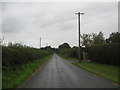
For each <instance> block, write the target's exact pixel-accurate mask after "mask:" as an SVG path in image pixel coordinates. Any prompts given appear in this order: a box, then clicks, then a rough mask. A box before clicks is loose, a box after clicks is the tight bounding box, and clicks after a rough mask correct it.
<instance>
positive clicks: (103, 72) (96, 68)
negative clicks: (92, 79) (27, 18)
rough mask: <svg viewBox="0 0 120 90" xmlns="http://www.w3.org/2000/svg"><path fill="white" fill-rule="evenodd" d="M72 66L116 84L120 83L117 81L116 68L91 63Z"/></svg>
mask: <svg viewBox="0 0 120 90" xmlns="http://www.w3.org/2000/svg"><path fill="white" fill-rule="evenodd" d="M73 64H74V65H76V66H79V67H81V68H83V69H86V70H88V71H90V72H92V73H94V74H97V75H99V76H102V77H104V78H107V79H109V80H112V81H114V82H116V83H120V81H119V80H118V66H113V65H105V64H98V63H93V62H82V63H76V62H75V63H73Z"/></svg>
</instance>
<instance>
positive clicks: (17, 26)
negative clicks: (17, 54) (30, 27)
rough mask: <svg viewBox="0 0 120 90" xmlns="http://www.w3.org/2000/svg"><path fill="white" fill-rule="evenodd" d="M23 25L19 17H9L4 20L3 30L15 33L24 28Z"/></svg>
mask: <svg viewBox="0 0 120 90" xmlns="http://www.w3.org/2000/svg"><path fill="white" fill-rule="evenodd" d="M22 28H23V25H22V23H21V22H20V20H19V19H17V18H7V19H5V20H3V23H2V31H3V33H14V32H19V31H20V30H22Z"/></svg>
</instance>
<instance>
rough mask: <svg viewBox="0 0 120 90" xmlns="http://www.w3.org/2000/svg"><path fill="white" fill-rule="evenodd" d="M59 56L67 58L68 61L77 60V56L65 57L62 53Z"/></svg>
mask: <svg viewBox="0 0 120 90" xmlns="http://www.w3.org/2000/svg"><path fill="white" fill-rule="evenodd" d="M59 56H60V57H62V58H64V59H65V60H68V61H76V60H77V58H71V57H66V56H64V55H59Z"/></svg>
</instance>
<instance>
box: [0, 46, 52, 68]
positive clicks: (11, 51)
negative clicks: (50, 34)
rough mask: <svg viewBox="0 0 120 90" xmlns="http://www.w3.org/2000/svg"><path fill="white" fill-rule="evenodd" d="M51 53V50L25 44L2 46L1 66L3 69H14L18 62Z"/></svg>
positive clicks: (24, 61)
mask: <svg viewBox="0 0 120 90" xmlns="http://www.w3.org/2000/svg"><path fill="white" fill-rule="evenodd" d="M51 53H52V51H48V50H40V49H36V48H31V47H26V46H15V45H13V46H2V66H3V69H15V68H16V67H17V66H18V65H20V64H25V63H28V62H31V61H34V60H36V59H40V58H42V57H45V56H47V55H50V54H51Z"/></svg>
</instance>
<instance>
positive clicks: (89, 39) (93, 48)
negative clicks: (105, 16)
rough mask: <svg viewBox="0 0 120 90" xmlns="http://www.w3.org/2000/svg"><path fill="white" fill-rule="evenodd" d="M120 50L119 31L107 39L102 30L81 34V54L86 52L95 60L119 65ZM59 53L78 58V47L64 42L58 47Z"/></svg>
mask: <svg viewBox="0 0 120 90" xmlns="http://www.w3.org/2000/svg"><path fill="white" fill-rule="evenodd" d="M119 51H120V33H119V32H113V33H111V34H110V36H109V38H107V39H105V38H104V35H103V33H102V32H101V31H100V32H99V33H98V34H95V33H92V34H82V35H81V56H83V52H85V53H87V55H88V57H89V59H90V60H92V61H93V62H98V63H104V64H113V65H118V64H119V63H118V60H119V57H120V53H119ZM58 53H59V54H62V55H64V56H68V57H75V58H78V47H73V48H71V47H70V46H69V44H68V43H64V44H62V45H60V46H59V47H58ZM82 59H83V57H82Z"/></svg>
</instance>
